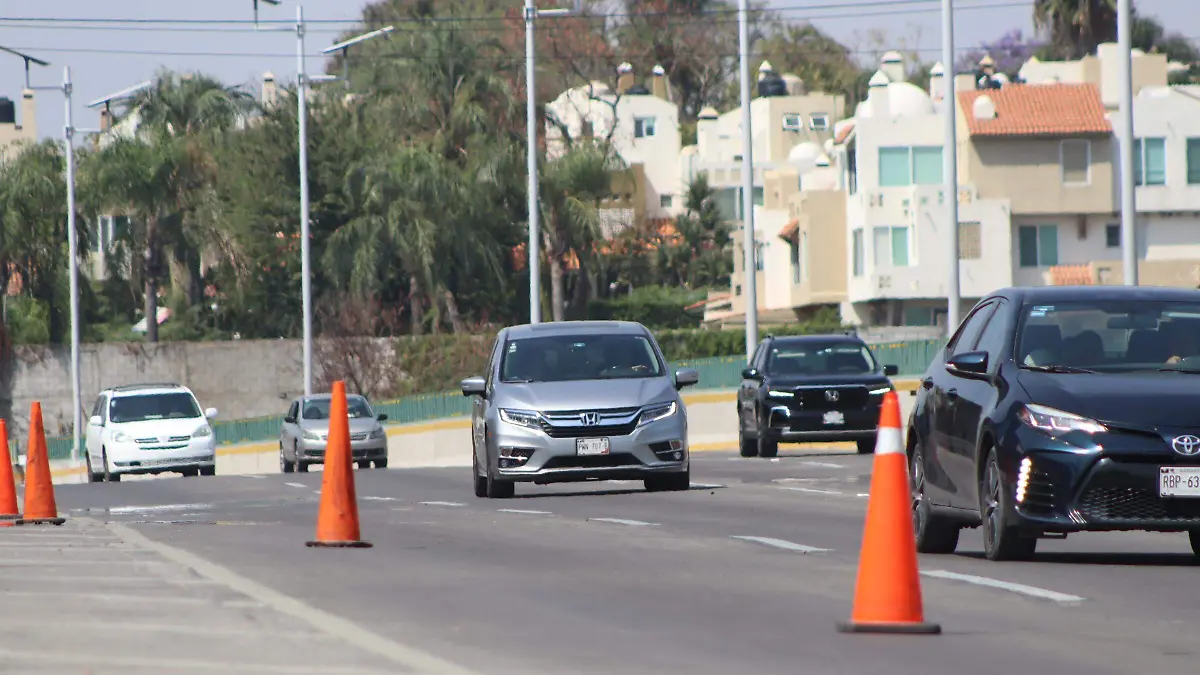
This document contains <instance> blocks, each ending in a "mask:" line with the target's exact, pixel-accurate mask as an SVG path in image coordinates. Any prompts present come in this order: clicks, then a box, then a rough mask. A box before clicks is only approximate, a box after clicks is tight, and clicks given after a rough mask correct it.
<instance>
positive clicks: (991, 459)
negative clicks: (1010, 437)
mask: <svg viewBox="0 0 1200 675" xmlns="http://www.w3.org/2000/svg"><path fill="white" fill-rule="evenodd" d="M984 462H985V463H984V465H983V475H982V477H981V478H980V480H979V517H980V523H981V526H980V528H979V529H980V530H981V531H982V532H983V555H984V557H986V558H987V559H988V560H992V561H1001V560H1029V559H1030V558H1032V557H1033V553H1034V551H1035V550H1037V542H1038V540H1037V537H1029V536H1026V535H1023V534H1022V533H1021V532H1020V531H1019V530H1018V529H1017V528H1016V527H1014V526H1013V525H1012V524H1011V523H1010V521H1011V517H1010V515H1009V514H1010V513H1012V509H1013V505H1012V495H1011V493H1010V492H1011V491H1010V490H1008V489H1006V488H1005V486H1004V475H1003V474H1002V473H1001V472H1000V463H999V461H998V460H997V459H996V450H995V449H994V448H993V449H991V450H989V451H988V454H987V459H986V460H984Z"/></svg>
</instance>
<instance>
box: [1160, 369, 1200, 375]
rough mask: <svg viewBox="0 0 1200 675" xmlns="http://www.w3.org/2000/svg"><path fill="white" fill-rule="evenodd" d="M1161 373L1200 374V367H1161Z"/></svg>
mask: <svg viewBox="0 0 1200 675" xmlns="http://www.w3.org/2000/svg"><path fill="white" fill-rule="evenodd" d="M1158 372H1160V373H1187V374H1188V375H1200V368H1159V369H1158Z"/></svg>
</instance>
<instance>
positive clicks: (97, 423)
mask: <svg viewBox="0 0 1200 675" xmlns="http://www.w3.org/2000/svg"><path fill="white" fill-rule="evenodd" d="M88 424H90V425H92V426H94V427H102V426H104V418H103V417H101V416H99V415H92V416H91V417H90V418H89V419H88Z"/></svg>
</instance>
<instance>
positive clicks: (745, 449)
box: [738, 424, 758, 457]
mask: <svg viewBox="0 0 1200 675" xmlns="http://www.w3.org/2000/svg"><path fill="white" fill-rule="evenodd" d="M738 448H739V449H740V450H741V454H742V457H757V456H758V441H756V440H747V439H746V432H744V431H742V428H741V424H738Z"/></svg>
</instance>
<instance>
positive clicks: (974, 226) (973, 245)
mask: <svg viewBox="0 0 1200 675" xmlns="http://www.w3.org/2000/svg"><path fill="white" fill-rule="evenodd" d="M980 236H981V235H980V228H979V223H959V224H958V259H959V260H979V259H980V258H982V257H983V242H982V240H981V239H980Z"/></svg>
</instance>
